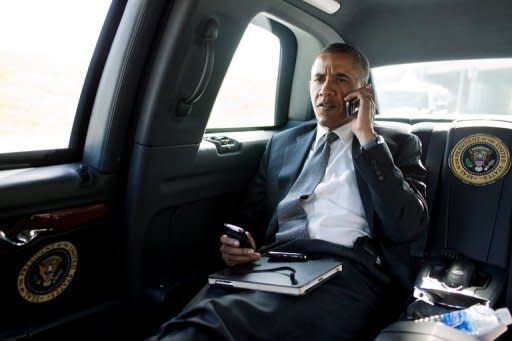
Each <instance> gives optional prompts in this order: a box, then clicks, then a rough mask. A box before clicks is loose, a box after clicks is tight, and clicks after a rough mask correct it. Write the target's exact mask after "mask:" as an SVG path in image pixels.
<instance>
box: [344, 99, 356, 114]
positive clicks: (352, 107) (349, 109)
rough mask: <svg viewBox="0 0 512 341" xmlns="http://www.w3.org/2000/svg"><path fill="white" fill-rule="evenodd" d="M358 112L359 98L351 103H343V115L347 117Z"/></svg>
mask: <svg viewBox="0 0 512 341" xmlns="http://www.w3.org/2000/svg"><path fill="white" fill-rule="evenodd" d="M358 112H359V98H354V99H353V100H351V101H345V113H346V114H347V116H354V115H357V113H358Z"/></svg>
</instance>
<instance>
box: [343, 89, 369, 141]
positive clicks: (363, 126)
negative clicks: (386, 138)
mask: <svg viewBox="0 0 512 341" xmlns="http://www.w3.org/2000/svg"><path fill="white" fill-rule="evenodd" d="M356 98H359V112H358V113H357V114H356V115H354V118H353V119H352V122H351V124H352V132H353V133H354V135H355V136H356V137H357V139H358V140H359V143H360V144H361V145H364V144H366V143H368V142H370V141H371V140H373V139H375V137H377V134H376V133H375V130H374V129H373V120H374V117H375V100H374V92H373V88H372V86H371V84H368V85H366V86H363V87H361V88H359V89H357V90H355V91H354V92H352V93H350V94H348V95H347V96H345V98H344V100H345V101H351V100H353V99H356Z"/></svg>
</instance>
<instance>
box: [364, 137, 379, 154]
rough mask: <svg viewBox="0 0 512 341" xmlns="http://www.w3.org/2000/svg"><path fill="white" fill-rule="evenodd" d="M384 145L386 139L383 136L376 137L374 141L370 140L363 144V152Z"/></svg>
mask: <svg viewBox="0 0 512 341" xmlns="http://www.w3.org/2000/svg"><path fill="white" fill-rule="evenodd" d="M382 143H384V138H383V137H382V136H381V135H375V137H374V138H373V139H370V140H369V141H367V142H366V143H361V150H363V151H365V150H369V149H372V148H374V147H376V146H378V145H379V144H382Z"/></svg>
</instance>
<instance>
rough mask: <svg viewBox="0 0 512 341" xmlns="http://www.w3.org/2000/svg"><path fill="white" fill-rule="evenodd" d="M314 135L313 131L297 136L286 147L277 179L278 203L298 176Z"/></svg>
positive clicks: (314, 130)
mask: <svg viewBox="0 0 512 341" xmlns="http://www.w3.org/2000/svg"><path fill="white" fill-rule="evenodd" d="M315 134H316V129H313V130H311V131H308V132H306V133H304V134H302V135H299V136H297V137H296V138H295V141H293V142H292V143H290V144H289V145H288V146H287V147H286V149H285V151H284V156H283V167H282V168H281V171H280V172H279V177H278V184H279V194H280V198H279V201H280V200H281V199H282V198H283V197H284V196H285V195H286V194H287V193H288V191H289V190H290V187H291V186H292V185H293V183H294V182H295V180H296V179H297V177H298V176H299V173H300V171H301V170H302V166H303V165H304V162H305V161H306V158H307V156H308V153H309V150H310V148H311V145H312V143H313V141H314V140H315Z"/></svg>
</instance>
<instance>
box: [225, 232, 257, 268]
mask: <svg viewBox="0 0 512 341" xmlns="http://www.w3.org/2000/svg"><path fill="white" fill-rule="evenodd" d="M246 233H247V237H248V238H249V242H250V243H251V246H252V249H242V248H240V247H239V246H240V243H239V242H238V240H236V239H233V238H229V237H228V236H226V235H225V234H224V235H222V236H221V237H220V242H221V243H222V245H221V247H220V253H221V256H222V259H223V260H224V263H226V265H228V266H234V265H238V264H245V263H250V262H254V261H257V260H258V259H260V258H261V255H260V254H259V253H258V252H256V251H254V250H256V243H255V242H254V239H253V238H252V236H251V234H250V233H249V232H246Z"/></svg>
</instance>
